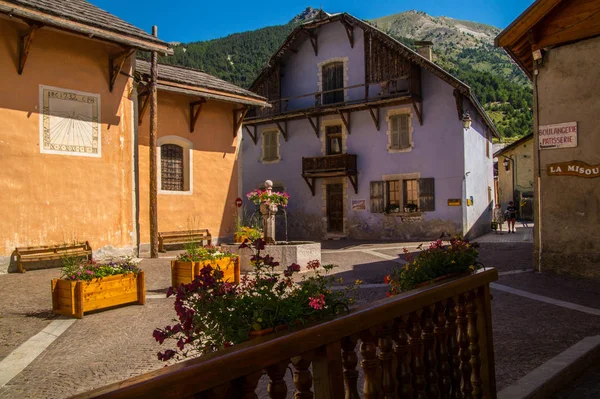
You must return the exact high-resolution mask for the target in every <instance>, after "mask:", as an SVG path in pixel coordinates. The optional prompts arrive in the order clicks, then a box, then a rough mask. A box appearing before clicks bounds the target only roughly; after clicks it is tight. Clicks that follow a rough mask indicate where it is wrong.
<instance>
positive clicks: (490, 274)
mask: <svg viewBox="0 0 600 399" xmlns="http://www.w3.org/2000/svg"><path fill="white" fill-rule="evenodd" d="M497 278H498V273H497V271H496V270H495V269H488V270H486V271H479V272H477V273H475V274H474V275H471V276H468V277H464V278H459V279H454V280H448V281H447V282H445V283H441V282H438V283H436V284H432V285H428V286H426V287H422V288H419V289H417V290H413V291H410V292H406V293H403V294H400V295H397V296H393V297H390V298H386V299H382V300H379V301H376V302H373V303H371V304H368V305H366V306H363V307H361V308H358V309H356V310H353V311H352V312H351V313H349V314H347V315H344V316H340V317H338V318H336V319H333V320H330V321H327V322H324V323H321V324H316V325H313V326H309V327H306V328H303V329H301V330H299V331H293V332H278V333H274V334H272V335H268V336H265V337H262V338H259V339H256V340H252V341H248V342H245V343H243V344H240V345H236V346H233V347H231V348H227V349H224V350H222V351H219V352H216V353H213V354H210V355H206V356H202V357H199V358H196V359H191V360H187V361H185V362H182V363H179V364H175V365H173V366H169V367H165V368H162V369H160V370H157V371H154V372H151V373H148V374H144V375H141V376H137V377H134V378H131V379H129V380H125V381H122V382H119V383H116V384H113V385H110V386H107V387H104V388H101V389H98V390H95V391H91V392H87V393H84V394H82V395H79V396H78V397H80V398H90V397H99V398H138V397H164V398H191V397H197V398H231V399H233V398H236V399H237V398H256V397H257V396H256V393H255V392H256V389H257V385H258V383H259V379H260V378H261V376H262V375H263V374H266V375H267V376H268V379H269V383H268V384H269V385H268V391H269V395H270V397H271V398H273V399H283V398H286V396H287V394H288V389H294V388H295V390H296V394H295V397H296V398H313V397H314V398H316V399H324V398H335V399H338V398H344V397H345V398H352V399H357V398H360V397H361V396H364V398H366V399H374V398H395V397H399V398H413V397H415V398H426V397H442V398H450V397H452V398H456V397H459V398H460V397H473V398H482V397H485V398H495V397H496V384H495V370H494V352H493V341H492V325H491V307H490V300H491V296H490V288H489V283H490V282H492V281H495V280H496V279H497ZM359 342H360V345H359V346H357V345H358V344H359ZM357 352H360V357H361V358H362V361H361V362H360V369H361V370H360V371H359V370H358V369H357V366H358V364H359V362H358V359H359V356H358V353H357ZM290 364H291V365H292V366H293V377H294V378H293V385H294V386H293V387H288V386H287V383H286V381H285V379H284V377H285V375H286V373H287V371H288V367H289V366H290ZM359 374H362V375H363V376H364V383H363V384H362V387H360V388H359V386H358V379H359ZM359 391H362V395H361V394H359ZM194 395H195V396H194Z"/></svg>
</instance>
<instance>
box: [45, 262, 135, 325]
mask: <svg viewBox="0 0 600 399" xmlns="http://www.w3.org/2000/svg"><path fill="white" fill-rule="evenodd" d="M145 302H146V281H145V279H144V272H143V271H140V272H139V273H138V274H137V275H136V274H135V273H129V274H117V275H115V276H108V277H103V278H97V279H94V280H91V281H72V280H63V279H53V280H52V310H53V311H54V313H56V314H60V315H63V316H74V317H77V318H78V319H81V318H82V317H83V314H84V313H85V312H89V311H92V310H97V309H106V308H110V307H113V306H118V305H124V304H127V303H137V304H140V305H143V304H144V303H145Z"/></svg>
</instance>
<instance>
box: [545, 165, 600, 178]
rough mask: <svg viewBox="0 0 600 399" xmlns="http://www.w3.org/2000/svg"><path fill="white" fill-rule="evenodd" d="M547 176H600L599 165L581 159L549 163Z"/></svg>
mask: <svg viewBox="0 0 600 399" xmlns="http://www.w3.org/2000/svg"><path fill="white" fill-rule="evenodd" d="M547 172H548V176H577V177H600V165H588V164H587V163H585V162H581V161H569V162H559V163H551V164H549V165H548V166H547Z"/></svg>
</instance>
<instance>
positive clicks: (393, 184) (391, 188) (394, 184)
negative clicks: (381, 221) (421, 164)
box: [385, 180, 401, 209]
mask: <svg viewBox="0 0 600 399" xmlns="http://www.w3.org/2000/svg"><path fill="white" fill-rule="evenodd" d="M385 183H386V186H387V187H386V188H387V207H388V209H391V208H395V209H400V205H401V204H400V180H390V181H386V182H385Z"/></svg>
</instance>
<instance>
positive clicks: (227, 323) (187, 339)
mask: <svg viewBox="0 0 600 399" xmlns="http://www.w3.org/2000/svg"><path fill="white" fill-rule="evenodd" d="M264 245H265V242H264V241H263V240H262V239H259V240H256V241H254V242H252V243H251V244H250V247H251V248H252V249H254V251H255V255H254V256H253V257H252V265H253V268H254V273H253V275H252V276H250V275H245V276H244V277H242V279H241V281H240V283H239V284H231V283H229V282H226V281H223V273H222V272H221V270H219V269H218V268H216V269H214V268H212V267H211V266H206V267H204V268H203V269H202V271H201V273H200V275H199V276H197V277H196V279H195V280H194V281H193V282H192V283H191V284H188V285H182V286H180V287H179V288H170V289H169V292H168V294H167V295H168V296H171V295H175V311H176V313H177V319H175V322H176V324H174V325H172V326H167V327H165V328H157V329H156V330H154V333H153V336H154V338H155V339H156V340H157V341H158V342H159V343H160V344H162V343H163V342H164V341H165V340H167V339H170V340H174V341H176V348H174V349H166V350H164V351H162V352H159V353H158V358H159V359H161V360H169V359H171V358H173V357H176V358H181V357H188V356H197V355H201V354H204V353H207V352H212V351H215V350H219V349H222V348H223V347H227V346H231V345H234V344H238V343H241V342H243V341H246V340H248V339H249V334H250V332H251V331H261V330H270V329H277V328H280V327H282V326H284V327H285V328H294V327H295V326H298V325H302V324H304V323H307V322H311V321H317V320H322V319H324V318H327V317H332V316H334V315H336V314H337V313H339V312H342V311H345V310H348V306H349V305H350V304H351V303H353V299H352V296H351V294H352V292H353V290H354V288H355V287H356V284H357V283H359V282H358V281H357V282H356V283H355V284H354V285H351V286H347V287H346V288H345V289H344V290H332V289H331V285H332V284H333V282H334V278H333V277H332V276H329V275H328V273H329V272H330V271H331V269H333V267H334V266H333V265H321V264H320V262H319V261H312V262H310V263H309V264H308V266H307V268H308V269H309V270H310V271H311V273H310V275H305V276H304V277H303V278H302V280H301V282H299V283H297V282H295V281H294V279H293V275H294V274H295V273H297V272H299V271H300V266H299V265H297V264H291V265H289V266H288V267H287V268H286V269H285V270H284V271H283V273H278V272H276V271H275V268H276V267H277V266H279V263H278V262H275V261H274V260H273V257H271V256H269V255H264V256H263V255H262V254H261V251H262V250H263V249H264ZM245 247H248V245H247V244H242V245H241V246H240V248H245Z"/></svg>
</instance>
